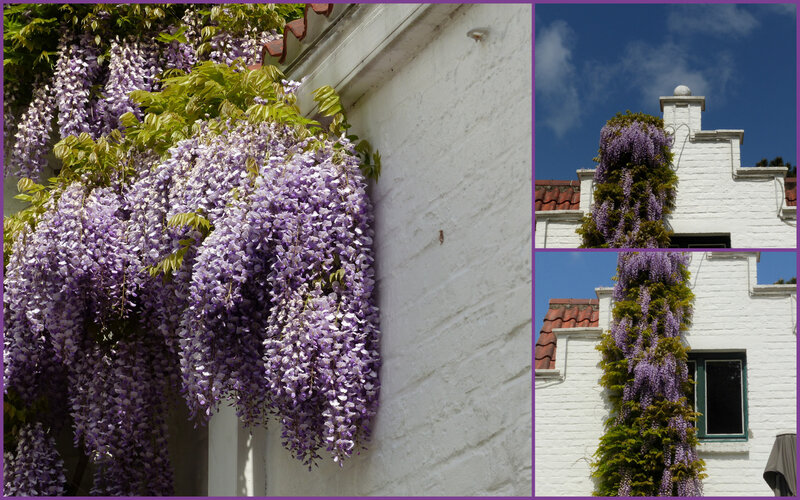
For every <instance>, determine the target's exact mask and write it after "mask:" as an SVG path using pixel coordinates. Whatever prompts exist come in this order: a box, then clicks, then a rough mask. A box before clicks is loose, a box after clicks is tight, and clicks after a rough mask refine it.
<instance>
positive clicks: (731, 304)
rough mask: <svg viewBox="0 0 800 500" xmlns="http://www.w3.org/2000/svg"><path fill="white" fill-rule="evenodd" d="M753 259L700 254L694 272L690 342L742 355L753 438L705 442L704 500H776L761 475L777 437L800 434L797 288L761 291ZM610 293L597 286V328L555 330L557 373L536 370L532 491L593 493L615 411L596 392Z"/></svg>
mask: <svg viewBox="0 0 800 500" xmlns="http://www.w3.org/2000/svg"><path fill="white" fill-rule="evenodd" d="M758 255H759V254H758V253H756V252H748V253H745V252H706V253H700V252H698V253H693V254H692V260H691V263H690V265H689V269H690V271H691V273H692V275H691V282H690V287H691V288H692V292H693V293H694V294H695V302H694V315H693V322H692V326H691V328H690V330H689V331H688V332H687V334H686V336H685V339H686V342H687V344H688V345H689V347H690V349H691V350H694V351H719V352H725V351H728V352H732V351H736V352H744V353H745V355H746V359H747V374H746V376H747V401H748V429H747V434H748V439H747V441H746V442H727V443H725V442H722V443H702V442H701V443H700V446H699V447H698V452H699V455H700V458H702V459H703V460H705V462H706V473H707V474H708V476H709V477H708V478H707V479H706V480H705V481H704V488H705V491H704V494H705V495H706V496H723V495H724V496H748V495H753V496H772V495H773V493H772V490H770V488H769V487H768V486H767V483H766V482H765V481H764V479H763V478H762V474H763V472H764V467H765V466H766V463H767V458H768V457H769V454H770V451H771V449H772V445H773V443H774V441H775V437H776V434H779V433H781V432H784V431H790V432H795V429H796V418H797V415H796V413H797V410H796V408H797V406H796V401H797V400H796V391H797V376H796V371H797V370H796V365H797V359H796V348H797V344H796V343H797V324H796V319H797V291H796V287H795V285H757V284H756V263H757V261H758ZM611 290H612V289H611V288H598V289H596V292H597V297H598V299H599V302H600V304H599V308H600V309H599V326H598V327H597V328H566V329H555V330H554V331H555V332H556V336H557V339H558V340H557V342H558V344H557V348H556V367H555V369H554V370H536V377H535V396H534V407H535V446H536V449H535V464H534V477H535V494H536V495H537V496H550V495H569V496H589V495H591V493H592V490H593V487H594V485H593V482H592V479H591V477H590V472H591V467H590V462H591V460H592V458H593V457H592V455H593V454H594V452H595V451H596V450H597V446H598V444H599V440H600V437H601V436H602V434H603V422H604V421H605V419H606V418H608V416H609V405H608V404H607V401H606V399H605V396H604V390H603V389H602V388H601V387H600V385H599V380H600V376H601V375H602V372H601V369H600V366H599V363H600V353H599V351H597V350H596V349H595V346H596V345H597V343H598V342H599V338H600V334H601V333H602V331H604V330H608V328H609V323H610V319H611V308H612V299H611Z"/></svg>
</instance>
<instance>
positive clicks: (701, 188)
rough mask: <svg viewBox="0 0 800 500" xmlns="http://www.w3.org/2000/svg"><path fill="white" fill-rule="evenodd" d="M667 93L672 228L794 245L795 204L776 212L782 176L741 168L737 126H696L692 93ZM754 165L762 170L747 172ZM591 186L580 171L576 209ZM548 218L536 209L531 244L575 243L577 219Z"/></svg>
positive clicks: (745, 244)
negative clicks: (673, 184)
mask: <svg viewBox="0 0 800 500" xmlns="http://www.w3.org/2000/svg"><path fill="white" fill-rule="evenodd" d="M662 99H663V98H662ZM667 99H668V100H666V101H664V102H662V104H663V109H664V113H663V116H664V125H665V127H667V129H668V131H673V130H674V132H675V142H674V145H673V148H672V150H673V153H674V159H673V168H676V173H677V175H678V188H677V196H676V199H675V209H674V210H673V212H672V214H671V215H670V216H669V218H668V219H667V222H668V224H669V225H670V226H671V228H672V229H673V231H674V232H675V233H676V234H709V233H730V235H731V248H795V247H796V241H797V232H796V231H797V229H796V228H797V219H796V209H794V210H792V211H791V215H789V216H786V215H784V216H782V215H781V214H782V209H783V208H785V201H784V196H785V195H784V185H783V178H784V176H783V175H782V174H777V173H775V174H772V175H770V174H767V170H762V169H745V170H746V171H745V172H743V171H742V169H741V156H740V148H741V146H742V143H741V141H740V139H739V138H738V137H737V134H735V133H734V132H737V131H727V130H726V131H722V130H720V131H701V129H700V125H701V110H700V109H701V107H700V103H699V102H697V101H696V99H697V98H693V99H695V101H692V102H689V103H688V104H687V103H681V102H677V100H676V98H667ZM690 99H692V98H690ZM689 132H691V134H690V133H689ZM709 132H717V133H716V134H714V133H709ZM738 132H741V131H738ZM754 171H759V172H761V173H764V174H765V175H762V176H759V177H757V178H756V177H753V176H752V173H753V172H754ZM747 174H750V175H747ZM592 189H593V182H592V180H591V178H589V177H583V178H582V182H581V210H583V211H585V212H588V211H589V210H590V209H589V208H588V207H589V206H590V205H589V204H588V203H586V196H584V192H589V193H590V192H591V191H592ZM548 219H549V218H548V216H547V214H546V212H544V213H542V212H539V213H537V219H536V236H535V237H536V240H535V241H536V247H537V248H545V247H548V248H574V247H577V246H578V245H580V237H579V236H578V235H577V234H574V233H573V232H571V231H570V229H572V231H574V229H575V228H577V227H578V226H579V223H576V222H573V223H564V222H561V223H557V224H554V223H553V222H550V221H549V220H548ZM570 225H571V228H570Z"/></svg>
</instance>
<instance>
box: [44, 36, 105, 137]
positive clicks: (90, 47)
mask: <svg viewBox="0 0 800 500" xmlns="http://www.w3.org/2000/svg"><path fill="white" fill-rule="evenodd" d="M99 55H100V53H99V51H98V49H97V48H96V47H95V46H94V40H93V38H92V37H91V35H89V34H88V33H86V34H84V35H82V36H80V37H79V38H78V39H77V40H75V41H67V40H63V39H62V41H61V44H60V46H59V54H58V61H57V62H56V68H55V73H54V74H53V88H54V91H55V94H56V105H57V106H58V131H59V134H60V135H61V137H62V138H64V137H67V136H68V135H79V134H81V133H83V132H86V133H89V134H90V135H92V136H96V135H97V133H98V132H99V129H100V123H99V122H98V121H97V119H96V118H97V117H95V116H91V115H92V114H93V113H92V108H93V106H92V104H91V102H90V97H91V88H92V85H93V84H94V83H95V80H96V79H97V77H98V75H99V74H100V70H101V68H100V65H99V64H98V62H97V56H99Z"/></svg>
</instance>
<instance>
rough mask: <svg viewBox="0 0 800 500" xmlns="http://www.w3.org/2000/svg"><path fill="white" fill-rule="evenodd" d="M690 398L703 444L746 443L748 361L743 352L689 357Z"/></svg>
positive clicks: (698, 435)
mask: <svg viewBox="0 0 800 500" xmlns="http://www.w3.org/2000/svg"><path fill="white" fill-rule="evenodd" d="M688 366H689V376H690V377H692V378H693V379H694V380H695V381H696V382H697V384H695V385H694V390H693V391H692V393H691V394H689V396H688V397H689V400H690V401H693V403H694V404H693V407H694V408H695V411H697V412H699V413H700V416H699V417H698V418H697V437H698V438H699V439H701V440H704V441H715V440H746V439H747V359H746V357H745V353H743V352H715V353H694V352H691V353H689V361H688Z"/></svg>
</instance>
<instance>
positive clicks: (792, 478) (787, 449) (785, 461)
mask: <svg viewBox="0 0 800 500" xmlns="http://www.w3.org/2000/svg"><path fill="white" fill-rule="evenodd" d="M796 466H797V434H794V433H787V434H778V435H777V436H776V437H775V444H774V445H772V452H771V453H770V454H769V460H767V467H766V468H765V469H764V481H766V482H767V484H768V485H769V487H770V488H772V491H773V492H775V496H776V497H793V496H795V495H796V494H797V475H796V470H797V467H796Z"/></svg>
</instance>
